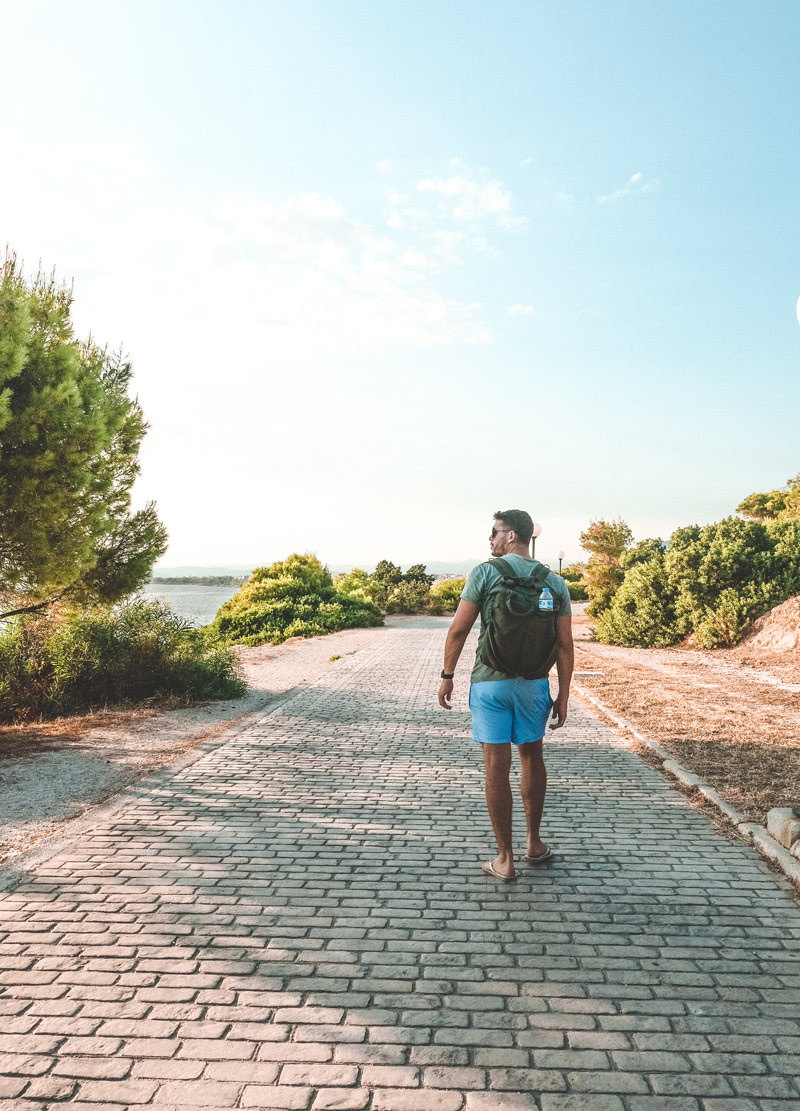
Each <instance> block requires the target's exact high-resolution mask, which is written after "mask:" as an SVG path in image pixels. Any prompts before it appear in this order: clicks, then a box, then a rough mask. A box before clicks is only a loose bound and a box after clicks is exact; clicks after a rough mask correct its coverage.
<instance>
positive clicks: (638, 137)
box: [0, 0, 800, 566]
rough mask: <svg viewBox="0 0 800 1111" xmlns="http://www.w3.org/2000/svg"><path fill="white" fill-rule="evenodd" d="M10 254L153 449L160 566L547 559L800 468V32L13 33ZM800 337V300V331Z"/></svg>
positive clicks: (605, 19) (16, 12)
mask: <svg viewBox="0 0 800 1111" xmlns="http://www.w3.org/2000/svg"><path fill="white" fill-rule="evenodd" d="M2 19H3V40H4V46H3V69H4V86H5V88H6V96H5V102H4V140H3V154H4V158H3V163H4V165H3V171H2V174H1V175H0V237H2V241H3V243H5V242H7V243H8V245H9V248H10V249H12V250H14V251H15V252H16V253H17V255H18V257H19V258H20V259H22V260H23V261H24V264H25V270H26V271H27V272H28V273H30V272H31V271H35V270H36V269H37V268H38V266H39V263H40V260H41V264H42V266H43V267H44V268H45V269H47V270H48V271H49V270H51V269H53V268H55V271H56V274H57V276H59V277H61V278H64V279H66V280H68V281H72V282H73V283H74V292H75V304H74V319H75V322H76V326H77V329H78V333H79V335H85V334H87V333H88V332H89V331H91V332H92V334H93V335H94V336H95V337H96V338H97V339H98V340H99V341H101V342H102V343H107V344H108V345H109V346H111V347H115V348H116V347H119V346H121V347H122V348H123V349H124V350H125V352H126V353H127V354H128V356H129V357H130V359H131V361H132V363H133V366H134V372H135V378H134V389H135V391H136V392H137V393H138V395H139V398H140V400H141V402H142V405H143V407H144V411H145V414H146V417H147V419H148V421H149V424H150V432H149V434H148V436H147V438H146V441H145V444H144V447H143V452H142V472H141V477H140V479H139V481H138V484H137V487H136V493H135V500H136V504H137V505H140V504H142V503H144V502H145V501H147V500H150V499H153V500H155V501H156V502H157V503H158V506H159V512H160V515H161V517H162V519H163V520H164V522H165V524H166V525H167V528H168V529H169V533H170V548H169V551H168V552H167V554H166V555H165V557H164V559H163V560H162V564H164V565H179V564H191V565H198V566H203V565H223V566H254V565H255V564H257V563H268V562H271V561H272V560H274V559H278V558H282V557H284V556H285V555H286V554H288V553H289V552H291V551H295V550H297V551H305V550H311V551H315V552H316V553H317V554H318V555H319V556H320V558H322V559H323V560H326V561H327V562H329V563H332V564H337V565H341V564H358V563H361V564H369V563H374V562H375V561H376V560H377V559H380V558H389V559H393V560H394V561H396V562H401V563H403V564H408V563H410V562H416V561H423V562H425V561H442V560H448V559H452V560H464V559H468V558H473V557H474V558H476V559H479V558H487V557H488V554H489V552H488V532H489V528H490V526H491V518H492V513H493V511H495V510H497V509H501V508H516V507H519V508H524V509H528V510H529V512H530V513H531V514H532V515H533V517H534V518H535V519H536V520H537V521H539V522H540V523H541V525H542V536H541V539H540V541H539V543H538V547H537V554H539V555H541V556H542V557H543V558H545V559H546V560H547V561H548V562H551V563H557V552H558V550H559V549H564V551H565V552H566V561H567V562H569V561H570V560H574V559H578V558H580V557H581V555H582V553H581V551H580V548H579V542H578V537H579V533H580V531H581V530H582V529H583V528H585V527H586V525H587V524H588V522H589V520H590V519H591V518H593V517H599V516H604V517H616V516H622V517H624V518H625V519H626V520H627V521H628V523H629V524H630V526H631V528H632V529H633V531H634V533H635V534H636V536H637V538H643V537H645V536H651V535H662V536H668V535H669V533H670V532H671V531H672V530H673V529H675V528H677V527H679V526H681V525H685V524H691V523H707V522H710V521H713V520H718V519H719V518H721V517H724V516H726V515H728V514H729V513H732V512H733V511H734V510H735V507H736V505H737V504H738V503H739V502H740V501H741V499H742V498H743V497H744V496H745V495H747V494H749V493H751V492H752V491H754V490H768V489H772V488H774V487H777V486H781V485H783V484H784V483H785V482H786V480H787V479H788V478H789V477H791V476H792V475H794V474H796V473H797V472H798V471H799V470H800V452H798V434H797V427H798V415H799V409H800V406H799V405H798V402H799V401H800V375H799V374H798V371H799V370H800V327H798V318H797V316H796V305H797V302H798V294H799V293H800V250H798V247H799V243H798V236H799V235H800V220H798V189H797V183H798V181H800V143H798V126H799V125H798V115H797V105H798V103H800V68H799V67H798V65H797V44H798V42H800V6H798V5H797V3H796V2H794V0H775V2H773V3H770V4H769V5H762V4H754V3H752V2H747V3H744V2H739V0H728V2H726V3H719V2H714V0H712V2H709V3H704V4H697V3H696V2H694V0H692V2H691V3H690V2H687V0H668V2H666V0H664V2H659V0H654V2H651V3H647V4H642V3H640V2H633V0H631V2H625V3H623V2H612V0H608V2H605V0H586V2H583V3H576V2H560V0H559V2H558V3H556V2H553V3H545V2H537V3H530V2H528V0H525V2H519V3H514V2H506V3H502V4H497V3H491V2H490V0H485V2H479V0H465V2H464V3H460V4H453V3H451V2H446V0H425V2H424V3H422V2H417V0H402V2H389V0H377V2H374V3H369V4H367V3H364V2H363V0H352V2H351V0H333V2H330V0H327V2H324V3H323V2H316V0H315V2H310V0H295V2H294V3H285V2H284V0H281V2H277V0H260V2H257V3H256V2H249V3H248V2H237V3H235V4H223V3H221V2H218V3H211V2H204V0H200V2H198V0H191V2H184V0H171V2H170V3H168V4H165V3H163V2H150V0H145V2H140V3H137V4H125V5H123V4H121V3H116V2H113V3H107V2H103V3H86V2H81V0H74V2H73V3H70V4H63V3H55V2H44V3H31V4H29V5H25V6H23V5H20V4H13V5H12V4H6V5H4V6H3V16H2ZM797 311H798V312H800V308H798V310H797Z"/></svg>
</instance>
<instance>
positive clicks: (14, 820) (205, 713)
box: [0, 617, 449, 863]
mask: <svg viewBox="0 0 800 1111" xmlns="http://www.w3.org/2000/svg"><path fill="white" fill-rule="evenodd" d="M422 620H424V621H428V622H431V621H439V622H440V623H443V624H445V625H446V624H448V623H449V619H448V618H438V619H437V618H426V619H422ZM419 621H420V619H419V618H413V617H390V618H388V619H387V621H386V625H385V626H384V627H383V628H379V629H349V630H347V631H346V632H342V633H333V634H331V635H330V636H326V637H313V638H310V639H308V640H304V639H301V638H299V637H296V638H293V639H292V640H288V641H286V642H285V643H284V644H279V645H276V646H273V645H264V646H262V647H260V648H240V649H238V652H239V655H240V658H241V661H242V665H243V668H244V672H245V678H246V679H247V682H248V685H249V687H250V690H249V691H248V693H247V695H245V697H244V698H238V699H233V700H230V701H227V702H214V703H209V704H205V705H201V706H193V707H190V708H189V709H185V710H171V711H168V712H163V711H157V710H137V711H130V712H113V711H110V712H105V713H100V714H93V715H91V716H87V717H79V718H67V719H63V720H59V721H54V722H45V723H41V724H39V725H35V726H31V725H27V726H25V727H13V726H5V727H0V863H2V862H3V861H8V860H10V859H11V858H12V857H14V856H16V855H17V854H18V853H20V852H23V851H24V850H25V849H28V848H30V847H31V846H32V845H34V844H35V843H36V842H38V841H40V840H41V839H42V838H44V837H48V836H50V835H51V834H53V833H55V832H56V831H58V830H59V829H60V827H61V826H63V825H64V824H65V823H66V822H69V821H71V820H72V819H74V818H77V817H79V816H80V815H81V814H83V813H84V812H85V811H87V810H88V809H90V808H91V807H93V806H97V805H98V804H99V803H102V802H105V801H106V800H108V799H110V798H112V797H113V796H114V795H116V794H117V793H118V792H120V791H123V790H124V789H125V788H127V787H129V786H130V785H131V784H132V783H135V782H136V781H137V780H139V779H141V778H142V777H144V776H146V775H148V774H149V773H150V772H152V771H154V770H155V769H156V768H159V767H162V766H163V765H164V764H168V763H170V762H171V761H173V760H175V759H176V758H178V757H179V756H181V755H183V753H185V752H187V751H188V750H189V749H191V748H193V747H194V746H195V745H197V744H199V743H200V742H201V741H205V740H208V739H209V738H211V737H213V736H214V734H215V733H220V732H222V731H223V730H225V729H228V728H229V727H230V726H231V725H232V724H233V723H234V722H235V721H237V720H239V719H240V718H242V717H243V716H245V715H246V714H250V713H252V712H253V711H255V710H258V709H259V708H260V707H262V706H264V705H266V704H267V703H268V702H270V701H271V700H272V699H273V698H275V697H276V696H277V695H280V694H283V693H284V692H285V691H288V690H291V689H293V688H295V687H299V686H302V685H303V684H304V683H309V682H313V681H314V680H315V679H317V678H319V677H320V676H321V675H323V674H324V673H325V672H326V671H328V670H330V669H331V668H335V667H336V660H335V659H332V657H338V658H339V659H342V658H345V657H347V656H349V655H352V654H353V653H354V652H358V651H360V650H361V649H362V648H366V647H369V646H371V645H373V644H375V643H376V642H377V641H379V639H380V638H381V637H382V636H385V635H386V632H387V630H388V629H391V628H393V627H397V626H407V627H413V626H414V624H415V623H416V624H418V623H419Z"/></svg>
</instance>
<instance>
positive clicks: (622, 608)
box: [595, 517, 800, 648]
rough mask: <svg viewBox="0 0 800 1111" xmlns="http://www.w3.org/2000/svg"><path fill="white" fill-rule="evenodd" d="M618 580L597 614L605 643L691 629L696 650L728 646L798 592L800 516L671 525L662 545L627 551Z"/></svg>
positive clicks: (665, 637)
mask: <svg viewBox="0 0 800 1111" xmlns="http://www.w3.org/2000/svg"><path fill="white" fill-rule="evenodd" d="M621 570H622V571H623V572H624V576H625V577H624V580H623V582H622V585H621V586H620V587H619V589H618V590H617V592H616V594H615V596H614V598H613V601H612V603H611V605H610V607H609V608H608V609H607V610H606V611H605V612H603V613H601V614H600V615H599V616H598V620H597V625H596V630H595V635H596V636H597V638H598V639H599V640H603V641H606V642H607V643H610V644H628V645H638V646H640V647H662V646H665V645H669V644H674V643H675V642H676V641H677V640H679V639H680V638H681V637H685V636H687V635H688V634H690V633H694V634H695V636H696V638H697V643H698V645H699V646H700V647H701V648H717V647H720V646H731V645H734V644H737V643H738V641H739V640H741V638H742V635H743V634H744V632H745V631H746V629H747V628H748V626H749V624H750V623H751V622H752V621H753V620H754V619H755V618H756V617H758V616H760V615H761V614H763V613H766V611H767V610H769V609H771V608H772V607H773V606H776V605H778V604H779V603H781V602H783V601H785V600H786V599H787V598H789V597H791V596H792V595H794V594H797V593H800V521H796V520H780V521H742V520H741V519H739V518H736V517H728V518H726V519H725V520H724V521H719V522H717V523H716V524H713V525H707V526H705V527H704V528H701V527H700V526H698V525H692V526H690V527H688V528H682V529H678V530H677V531H676V532H674V533H673V535H672V537H671V538H670V542H669V546H668V547H667V548H666V551H665V550H664V546H663V545H662V544H661V543H660V541H650V540H648V541H643V542H642V543H641V544H639V545H636V547H635V548H632V549H630V550H629V551H628V552H626V554H625V556H623V559H622V567H621Z"/></svg>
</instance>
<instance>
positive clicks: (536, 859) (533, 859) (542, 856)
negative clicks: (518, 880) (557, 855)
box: [522, 845, 553, 864]
mask: <svg viewBox="0 0 800 1111" xmlns="http://www.w3.org/2000/svg"><path fill="white" fill-rule="evenodd" d="M552 855H553V850H552V849H551V848H550V846H549V845H548V846H547V848H546V849H545V851H544V852H543V853H539V855H538V856H528V854H527V853H526V854H525V856H524V857H523V858H522V859H523V860H525V861H526V862H527V863H528V864H544V862H545V861H546V860H549V859H550V857H551V856H552Z"/></svg>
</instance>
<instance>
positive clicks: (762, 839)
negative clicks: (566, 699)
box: [572, 682, 800, 886]
mask: <svg viewBox="0 0 800 1111" xmlns="http://www.w3.org/2000/svg"><path fill="white" fill-rule="evenodd" d="M572 689H573V690H574V691H575V693H576V694H577V695H578V697H579V698H581V699H583V700H584V702H589V703H591V705H593V706H595V707H596V708H597V709H598V710H600V711H601V713H603V714H605V716H606V717H607V718H610V719H611V721H613V722H614V724H615V725H616V726H617V727H618V728H620V729H624V730H626V731H627V732H628V733H632V734H633V736H634V737H635V738H636V740H637V741H640V742H641V743H642V744H643V745H645V746H646V747H647V748H649V749H650V751H651V752H652V753H654V755H655V756H657V757H658V759H659V760H660V761H661V769H662V771H665V772H667V773H668V774H669V775H671V776H673V777H674V778H675V779H677V780H678V782H680V783H682V784H683V785H684V787H687V788H688V789H689V790H690V791H697V792H698V793H699V794H701V795H702V796H703V798H705V799H706V801H707V802H710V803H711V805H712V806H714V807H715V808H716V809H717V810H719V811H720V812H721V813H722V814H724V816H725V817H726V818H727V819H728V821H729V822H731V823H732V824H733V825H735V826H736V829H737V831H738V832H739V833H740V834H741V836H742V837H743V838H744V839H745V840H746V841H749V842H750V844H751V845H755V846H756V848H758V849H760V850H761V852H762V853H763V854H764V856H766V857H767V858H768V859H769V860H771V861H772V862H773V863H774V864H777V865H778V867H779V868H780V869H781V871H782V872H783V873H784V875H786V877H787V878H788V879H790V880H791V881H792V882H793V883H795V884H797V885H798V886H800V860H798V859H797V858H796V857H795V856H794V855H793V854H792V853H791V852H789V850H788V849H785V848H784V847H783V845H781V844H780V842H778V841H776V840H775V838H774V837H771V836H770V835H769V833H767V831H766V829H765V828H764V826H761V825H758V823H757V822H748V821H746V820H745V818H744V817H743V815H741V814H740V813H739V811H738V810H735V809H734V807H732V806H731V805H730V803H728V802H725V800H724V799H723V798H721V796H720V795H719V794H718V793H717V791H716V790H715V789H714V788H713V787H712V786H711V784H710V783H706V782H705V781H704V780H702V779H701V778H700V776H699V775H696V774H695V773H694V772H690V771H689V770H688V769H687V768H684V767H683V766H682V765H681V764H679V763H678V762H677V760H673V759H672V758H671V757H670V755H669V753H668V752H667V751H666V750H665V749H664V748H662V747H661V745H660V744H659V743H658V742H657V741H654V740H653V739H652V738H651V737H646V736H645V735H644V734H643V733H640V732H639V731H638V729H634V727H633V726H632V725H631V724H630V722H628V721H625V719H624V718H621V717H620V716H619V715H618V714H615V713H614V712H613V710H609V708H608V707H607V706H605V705H604V704H603V703H602V702H601V701H600V699H599V698H595V696H594V695H593V694H590V693H589V692H588V691H587V690H585V689H584V688H583V687H581V686H580V684H578V683H574V682H573V684H572Z"/></svg>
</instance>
